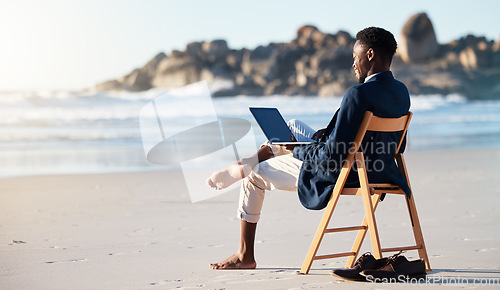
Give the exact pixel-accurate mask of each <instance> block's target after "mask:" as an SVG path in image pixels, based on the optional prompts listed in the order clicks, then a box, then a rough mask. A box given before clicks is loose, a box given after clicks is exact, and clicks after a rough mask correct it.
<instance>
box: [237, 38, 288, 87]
mask: <svg viewBox="0 0 500 290" xmlns="http://www.w3.org/2000/svg"><path fill="white" fill-rule="evenodd" d="M278 54H279V51H278V48H276V47H275V46H272V45H269V46H258V47H257V48H256V49H254V50H253V51H247V52H245V54H244V55H243V59H242V62H241V71H242V72H243V74H245V75H247V76H250V77H251V78H253V79H254V80H255V81H256V83H258V84H259V85H260V86H263V85H265V84H266V83H267V82H268V81H270V80H271V79H273V78H274V75H275V73H276V69H277V65H276V60H277V57H278Z"/></svg>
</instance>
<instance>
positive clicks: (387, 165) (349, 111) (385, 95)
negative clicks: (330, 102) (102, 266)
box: [293, 71, 411, 210]
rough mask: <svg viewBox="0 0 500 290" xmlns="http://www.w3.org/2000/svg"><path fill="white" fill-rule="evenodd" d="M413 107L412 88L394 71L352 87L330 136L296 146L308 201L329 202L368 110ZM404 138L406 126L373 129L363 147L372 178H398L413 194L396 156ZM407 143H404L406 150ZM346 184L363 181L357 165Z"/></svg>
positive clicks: (318, 205)
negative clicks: (384, 130)
mask: <svg viewBox="0 0 500 290" xmlns="http://www.w3.org/2000/svg"><path fill="white" fill-rule="evenodd" d="M409 109H410V95H409V93H408V89H407V88H406V86H405V85H404V84H403V83H401V82H400V81H397V80H395V79H394V77H393V75H392V72H390V71H386V72H382V73H379V74H377V75H375V76H374V77H372V78H370V79H369V80H368V81H366V82H365V83H363V84H360V85H357V86H355V87H352V88H351V89H349V90H348V91H347V92H346V93H345V95H344V98H343V100H342V103H341V105H340V109H339V111H338V114H337V116H336V118H334V119H336V120H332V122H334V123H335V126H334V127H333V128H331V132H328V130H327V132H326V133H327V134H328V133H329V134H328V136H327V139H326V142H325V143H323V144H311V145H307V146H296V147H295V148H294V150H293V156H294V157H295V158H298V159H300V160H302V161H303V163H302V168H301V170H300V175H299V180H298V185H297V189H298V194H299V199H300V202H301V203H302V205H303V206H304V207H306V208H308V209H316V210H318V209H323V208H324V207H326V205H327V204H328V201H329V199H330V196H331V194H332V190H333V188H334V187H335V182H336V181H337V178H338V176H339V174H340V171H341V169H342V164H343V162H344V161H345V159H346V158H347V155H348V153H349V149H350V146H351V145H352V143H353V142H354V138H355V136H356V133H357V132H358V129H359V126H360V125H361V121H362V120H363V117H364V114H365V111H371V112H373V114H374V115H375V116H378V117H382V118H398V117H401V116H403V115H405V114H407V113H408V110H409ZM329 127H330V126H329ZM400 138H401V132H372V131H368V132H366V135H365V138H364V139H363V142H362V144H361V150H362V151H363V153H364V155H365V163H366V168H367V174H368V180H369V181H370V182H375V183H394V184H396V185H398V186H400V187H401V189H403V191H404V192H405V193H406V194H407V196H410V195H411V191H410V188H409V187H408V183H407V181H406V178H405V177H404V176H403V174H402V173H401V172H400V171H399V170H398V167H397V165H396V162H395V161H394V157H393V154H394V153H395V151H396V148H397V145H398V141H399V140H400ZM405 139H406V136H405ZM404 145H405V144H403V145H402V146H401V149H400V152H401V153H402V152H403V150H404V147H405V146H404ZM346 186H347V187H357V186H359V180H358V177H357V173H356V172H355V171H354V170H351V173H350V174H349V176H348V179H347V182H346Z"/></svg>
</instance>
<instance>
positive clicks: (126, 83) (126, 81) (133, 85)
mask: <svg viewBox="0 0 500 290" xmlns="http://www.w3.org/2000/svg"><path fill="white" fill-rule="evenodd" d="M166 57H167V56H166V55H165V53H163V52H160V53H159V54H157V55H156V56H155V57H153V58H152V59H151V60H150V61H148V62H147V63H146V64H145V65H144V66H143V67H142V68H140V69H135V70H133V71H132V72H131V73H130V74H128V75H125V76H122V77H120V78H118V79H116V80H111V81H107V82H104V83H100V84H97V85H96V86H95V88H96V89H98V90H128V91H144V90H148V89H150V88H152V87H153V85H152V80H153V78H154V76H155V74H156V70H157V68H158V64H159V63H160V62H161V61H162V60H163V59H165V58H166Z"/></svg>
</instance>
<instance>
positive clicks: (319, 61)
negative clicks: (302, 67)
mask: <svg viewBox="0 0 500 290" xmlns="http://www.w3.org/2000/svg"><path fill="white" fill-rule="evenodd" d="M310 65H311V69H312V71H314V74H315V75H316V74H318V73H320V72H323V71H325V70H326V69H328V70H330V71H336V70H350V69H351V67H352V50H350V49H347V48H346V47H339V48H337V49H333V48H324V49H320V50H318V51H316V53H315V54H314V55H312V56H311V59H310Z"/></svg>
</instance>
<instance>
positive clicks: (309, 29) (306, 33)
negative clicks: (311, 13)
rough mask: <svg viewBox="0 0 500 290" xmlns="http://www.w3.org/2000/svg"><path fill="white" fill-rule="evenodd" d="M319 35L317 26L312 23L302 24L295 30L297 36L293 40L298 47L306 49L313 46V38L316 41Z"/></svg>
mask: <svg viewBox="0 0 500 290" xmlns="http://www.w3.org/2000/svg"><path fill="white" fill-rule="evenodd" d="M318 33H319V34H318ZM315 34H316V36H315ZM320 37H321V32H320V31H319V30H318V28H316V27H315V26H312V25H304V26H302V27H300V28H299V29H298V30H297V38H296V39H295V42H296V43H297V45H298V46H299V47H301V48H303V49H304V50H306V51H307V50H311V49H313V48H314V41H315V39H316V41H318V38H320Z"/></svg>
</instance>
